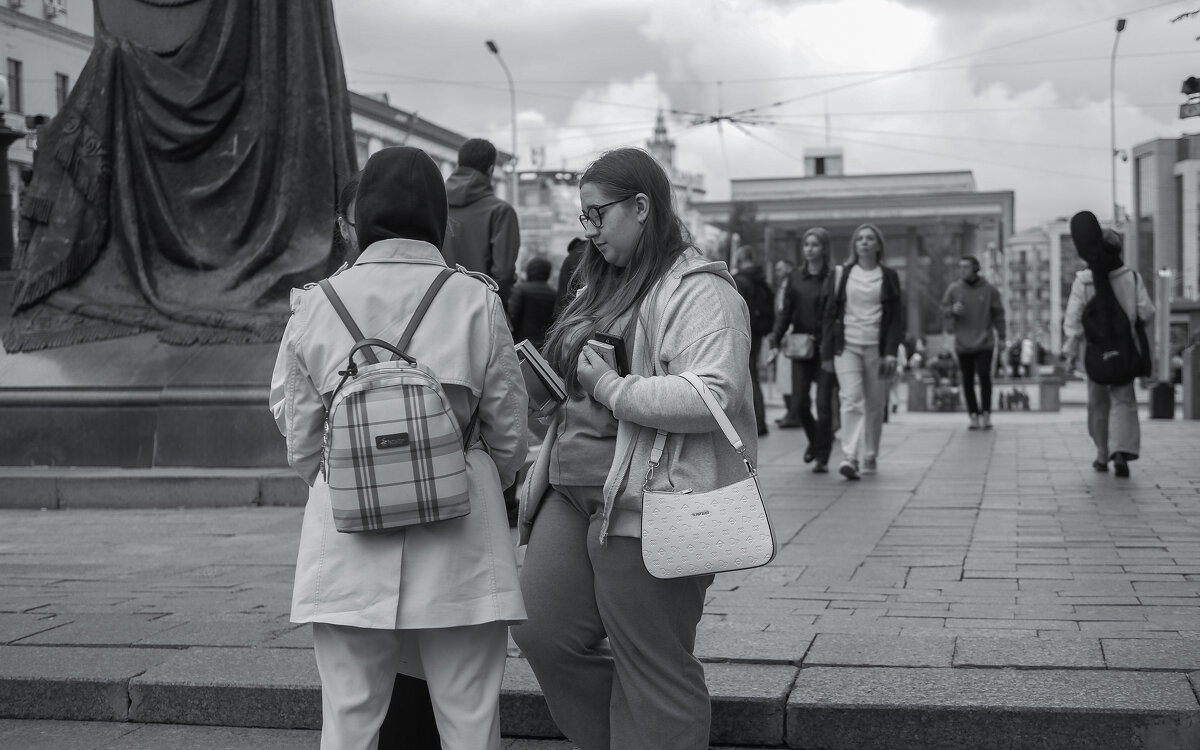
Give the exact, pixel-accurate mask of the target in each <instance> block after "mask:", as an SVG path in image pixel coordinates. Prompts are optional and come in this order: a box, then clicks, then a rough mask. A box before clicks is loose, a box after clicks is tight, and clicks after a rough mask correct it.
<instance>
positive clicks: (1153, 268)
mask: <svg viewBox="0 0 1200 750" xmlns="http://www.w3.org/2000/svg"><path fill="white" fill-rule="evenodd" d="M1132 161H1133V214H1132V216H1131V220H1132V222H1133V223H1132V226H1129V227H1128V228H1127V230H1126V236H1125V246H1126V259H1127V262H1129V263H1130V265H1132V266H1133V267H1134V268H1136V269H1138V271H1140V272H1141V274H1142V277H1143V278H1144V279H1145V281H1146V287H1147V289H1149V291H1150V294H1151V296H1153V297H1154V301H1155V304H1156V306H1157V307H1158V319H1157V320H1156V324H1155V327H1154V331H1155V339H1156V340H1157V341H1158V342H1160V346H1159V348H1158V357H1159V359H1158V361H1159V363H1160V365H1159V369H1160V370H1161V369H1162V363H1163V361H1164V358H1166V359H1167V360H1173V359H1176V358H1178V357H1179V356H1180V354H1181V352H1182V350H1183V348H1184V347H1185V346H1187V345H1188V344H1189V343H1192V342H1194V341H1200V133H1192V134H1188V135H1184V136H1182V137H1180V138H1158V139H1156V140H1153V141H1147V142H1145V143H1139V144H1138V145H1136V146H1134V147H1133V159H1132ZM1160 272H1161V273H1160ZM1160 279H1161V281H1159V280H1160ZM1164 292H1166V294H1167V300H1163V299H1162V296H1163V294H1164ZM1164 301H1169V303H1170V305H1169V306H1170V309H1169V311H1168V310H1167V309H1166V307H1167V306H1166V305H1164V304H1163V303H1164ZM1164 341H1165V342H1166V344H1167V346H1166V347H1165V348H1163V347H1162V346H1161V342H1164Z"/></svg>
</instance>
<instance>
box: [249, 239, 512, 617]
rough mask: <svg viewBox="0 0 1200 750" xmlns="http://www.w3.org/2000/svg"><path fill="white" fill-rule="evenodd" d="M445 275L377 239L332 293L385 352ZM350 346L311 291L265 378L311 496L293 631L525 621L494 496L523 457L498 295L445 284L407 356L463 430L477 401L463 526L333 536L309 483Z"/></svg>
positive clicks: (420, 252)
mask: <svg viewBox="0 0 1200 750" xmlns="http://www.w3.org/2000/svg"><path fill="white" fill-rule="evenodd" d="M444 267H445V263H444V262H443V261H442V258H441V255H440V254H439V253H438V251H437V249H436V248H434V247H433V246H432V245H429V244H427V243H424V242H418V241H413V240H384V241H381V242H376V243H374V244H372V245H371V246H370V247H368V248H367V249H366V250H365V251H364V252H363V254H362V256H361V257H360V258H359V260H358V261H357V262H356V263H355V265H354V266H352V267H350V268H348V269H346V270H345V271H343V272H341V273H339V274H337V275H336V276H335V277H334V278H333V285H334V288H335V289H336V290H337V292H338V296H339V297H341V299H342V301H343V302H344V303H345V305H346V307H347V308H348V309H349V311H350V313H351V315H352V316H353V317H354V319H355V321H356V322H357V323H358V325H359V327H360V328H361V329H362V331H363V333H364V335H366V336H374V337H376V338H382V339H384V340H387V341H392V342H395V341H396V340H398V339H399V338H400V334H401V333H402V332H403V330H404V327H405V325H406V324H407V322H408V319H409V316H410V315H411V314H412V312H413V310H414V309H415V308H416V306H417V303H418V302H419V300H420V299H421V297H422V296H423V295H424V293H425V290H426V289H427V288H428V286H429V284H430V283H431V282H432V281H433V279H434V277H435V276H436V275H437V273H438V271H439V270H440V269H442V268H444ZM352 345H353V340H352V338H351V335H350V334H349V332H347V331H346V329H345V326H344V325H343V324H342V322H341V320H340V319H339V318H338V317H337V314H336V313H335V312H334V310H333V308H332V306H331V305H330V304H329V302H328V300H327V299H326V297H325V294H324V293H323V292H322V291H321V290H320V289H319V288H317V287H315V286H313V287H311V288H308V289H305V290H303V291H299V292H294V293H293V303H292V318H291V321H290V322H289V323H288V327H287V330H286V332H285V333H284V338H283V343H282V344H281V346H280V349H279V357H278V360H277V361H276V364H275V374H274V376H273V377H272V382H271V411H272V412H273V413H274V415H275V419H276V423H277V424H278V425H279V429H280V431H281V432H282V433H283V434H284V435H285V436H286V438H287V453H288V462H289V463H290V464H291V465H292V466H293V467H294V468H295V469H296V471H297V472H299V474H300V476H301V477H302V478H303V479H304V480H305V481H306V482H308V483H309V485H310V486H311V490H310V491H309V497H308V504H307V506H306V508H305V512H304V523H303V527H302V529H301V532H300V549H299V553H298V555H297V560H296V581H295V588H294V590H293V594H292V621H293V622H324V623H332V624H337V625H350V626H354V627H360V628H383V629H393V628H399V629H411V628H440V627H454V626H462V625H477V624H480V623H485V622H496V621H501V622H517V621H521V620H523V619H525V607H524V604H523V602H522V600H521V593H520V589H519V587H518V582H517V566H516V557H515V549H514V547H513V544H512V540H511V537H510V536H509V529H508V520H507V516H506V513H505V508H504V497H503V493H502V489H501V488H502V487H505V486H508V485H509V484H511V483H512V482H513V480H514V478H515V477H516V474H517V472H518V470H520V468H521V466H522V465H523V463H524V461H525V454H526V438H525V432H526V427H527V424H526V395H525V386H524V381H523V380H522V379H521V375H520V370H519V366H518V364H517V358H516V353H515V351H514V349H513V342H512V335H511V334H510V333H509V330H508V324H507V322H506V320H505V318H504V313H503V310H502V308H501V305H500V300H499V298H498V297H497V295H496V294H495V293H494V292H493V291H490V290H489V289H488V288H487V287H486V286H485V283H484V282H482V281H481V280H480V279H477V278H472V277H471V276H470V275H467V274H456V275H455V276H453V277H451V278H450V279H449V281H447V282H446V285H445V286H444V287H443V288H442V290H441V292H440V293H439V294H438V296H437V298H436V299H435V300H434V302H433V305H432V306H431V307H430V308H429V311H428V313H427V314H426V317H425V319H424V322H423V323H422V324H421V326H420V328H418V330H417V333H416V335H415V336H414V338H413V341H412V346H411V347H410V348H409V352H408V353H409V354H411V355H412V356H413V357H415V358H416V359H417V361H418V362H420V363H422V364H424V365H427V366H428V367H429V368H430V369H432V370H433V372H434V373H435V374H436V375H437V377H438V379H439V380H440V381H441V382H442V384H443V385H444V386H445V390H446V394H447V396H448V398H449V399H450V401H451V403H452V405H453V407H454V412H455V415H456V417H457V418H458V421H459V424H460V426H462V427H463V428H464V430H465V427H466V425H467V424H468V422H469V421H470V418H471V411H472V409H473V408H474V407H475V404H476V403H478V404H479V424H480V436H481V438H482V443H480V442H476V443H475V445H474V446H473V448H472V449H471V450H470V451H468V454H467V474H468V478H469V487H470V497H471V512H470V513H469V514H468V515H466V516H464V517H462V518H457V519H452V520H449V521H441V522H438V523H435V524H429V525H426V526H416V527H409V528H408V529H404V530H397V531H392V532H384V533H381V534H371V533H366V534H342V533H339V532H338V531H336V530H335V529H334V526H333V517H332V513H331V511H330V506H329V493H328V488H327V486H326V485H325V483H324V482H323V481H322V480H321V479H320V477H319V466H320V452H321V436H322V428H323V420H324V414H325V407H324V402H323V401H322V394H329V393H331V392H332V391H333V389H334V386H335V385H336V383H337V380H338V375H337V371H338V370H340V369H344V367H345V364H346V361H345V358H346V355H347V354H348V353H349V351H350V348H351V346H352Z"/></svg>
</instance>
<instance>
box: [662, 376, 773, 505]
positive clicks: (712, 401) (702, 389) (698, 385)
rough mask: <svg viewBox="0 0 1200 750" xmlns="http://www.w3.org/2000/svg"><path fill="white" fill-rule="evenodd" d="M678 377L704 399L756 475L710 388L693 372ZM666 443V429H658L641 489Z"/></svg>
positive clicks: (738, 436) (750, 471) (723, 430)
mask: <svg viewBox="0 0 1200 750" xmlns="http://www.w3.org/2000/svg"><path fill="white" fill-rule="evenodd" d="M679 377H681V378H683V379H684V380H686V381H687V382H688V383H690V384H691V386H692V387H693V388H695V389H696V392H697V393H699V394H700V398H701V399H703V400H704V405H705V406H707V407H708V410H709V411H710V412H712V415H713V419H715V420H716V421H717V424H718V425H719V426H720V428H721V432H723V433H725V439H726V440H728V441H729V444H730V445H732V446H733V449H734V450H735V451H737V453H738V455H739V456H741V457H742V461H743V462H744V463H745V464H746V471H747V472H749V474H750V476H752V477H753V476H757V475H758V472H757V471H756V470H755V468H754V463H753V462H752V461H751V460H750V459H749V458H747V457H746V444H745V443H743V442H742V437H741V436H740V435H738V431H737V430H736V429H735V428H734V426H733V423H732V422H730V421H729V417H727V416H726V415H725V411H724V410H723V409H722V408H721V405H720V404H718V403H717V398H716V396H714V395H713V394H712V390H711V389H710V388H709V387H708V386H706V385H705V384H704V381H702V380H701V379H700V378H698V377H697V376H696V375H695V373H691V372H683V373H680V374H679ZM666 445H667V432H666V430H659V431H658V434H657V435H655V436H654V445H653V446H652V447H651V448H650V461H649V464H650V468H649V469H648V470H647V471H646V482H645V484H644V485H642V489H643V490H646V489H649V487H650V480H651V479H652V478H653V477H654V470H655V469H656V468H658V465H659V463H660V462H661V461H662V455H663V451H664V449H665V448H666Z"/></svg>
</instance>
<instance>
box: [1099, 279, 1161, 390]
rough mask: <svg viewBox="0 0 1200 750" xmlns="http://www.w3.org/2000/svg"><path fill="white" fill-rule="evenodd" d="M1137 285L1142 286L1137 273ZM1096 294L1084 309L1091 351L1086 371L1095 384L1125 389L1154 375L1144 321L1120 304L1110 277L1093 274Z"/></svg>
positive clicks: (1135, 280)
mask: <svg viewBox="0 0 1200 750" xmlns="http://www.w3.org/2000/svg"><path fill="white" fill-rule="evenodd" d="M1134 283H1135V284H1137V283H1139V281H1138V277H1137V272H1136V271H1135V272H1134ZM1092 284H1093V285H1094V286H1095V290H1096V293H1095V294H1094V295H1092V298H1091V299H1090V300H1088V301H1087V304H1085V305H1084V306H1083V336H1084V338H1085V339H1086V340H1087V347H1085V352H1084V356H1083V368H1084V370H1085V371H1086V372H1087V376H1088V378H1089V379H1090V380H1092V381H1093V382H1096V383H1099V384H1101V385H1125V384H1126V383H1131V382H1133V380H1134V379H1135V378H1139V377H1148V376H1149V375H1150V366H1151V363H1152V360H1151V358H1150V343H1149V341H1148V340H1147V338H1146V328H1145V326H1144V325H1143V324H1142V320H1141V318H1137V319H1136V320H1134V323H1133V325H1132V326H1130V325H1129V316H1128V315H1126V314H1125V310H1124V309H1123V308H1122V307H1121V303H1120V302H1118V301H1117V295H1116V293H1115V292H1114V291H1113V287H1112V282H1111V281H1110V280H1109V278H1108V274H1107V273H1099V272H1093V273H1092Z"/></svg>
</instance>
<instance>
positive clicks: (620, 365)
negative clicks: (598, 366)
mask: <svg viewBox="0 0 1200 750" xmlns="http://www.w3.org/2000/svg"><path fill="white" fill-rule="evenodd" d="M593 343H594V344H603V345H605V346H606V347H608V349H609V350H610V351H611V352H612V355H613V359H612V360H611V361H610V360H605V361H608V363H609V364H610V365H612V368H613V369H614V370H616V371H617V374H618V375H620V376H621V377H625V376H626V375H628V374H629V355H628V354H627V353H626V351H625V340H624V339H622V338H621V337H620V336H614V335H613V334H611V333H599V332H597V333H595V334H593V335H592V337H591V338H590V339H589V340H588V344H593ZM592 348H593V349H596V350H597V351H599V350H598V349H597V347H595V346H593V347H592Z"/></svg>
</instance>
